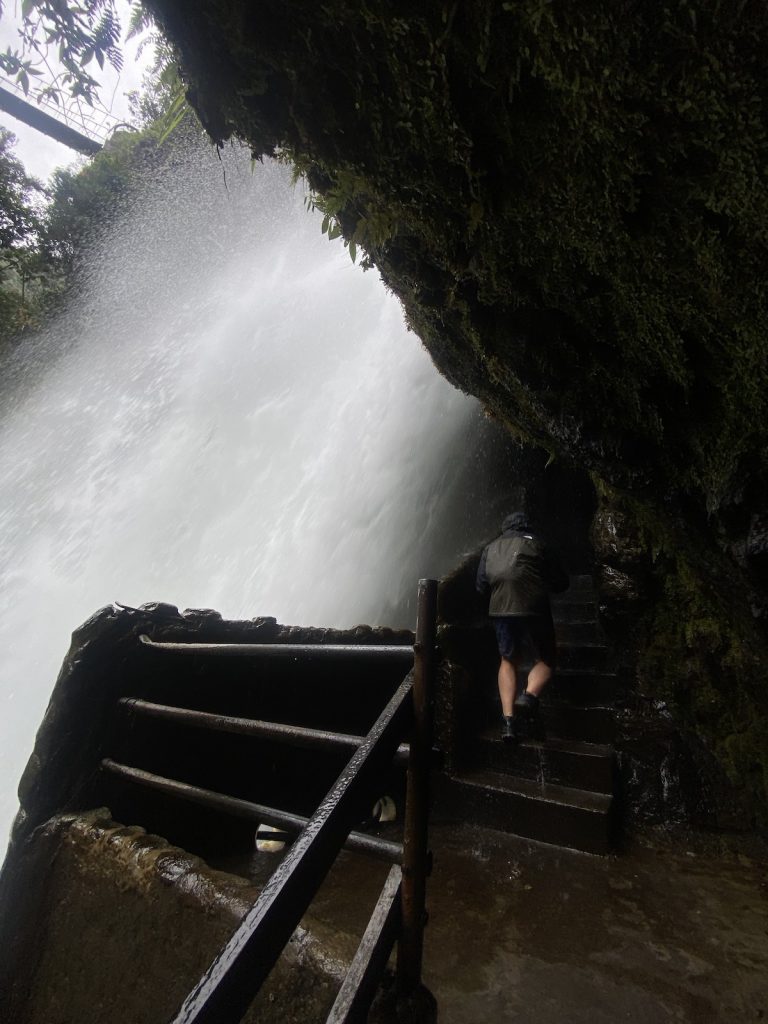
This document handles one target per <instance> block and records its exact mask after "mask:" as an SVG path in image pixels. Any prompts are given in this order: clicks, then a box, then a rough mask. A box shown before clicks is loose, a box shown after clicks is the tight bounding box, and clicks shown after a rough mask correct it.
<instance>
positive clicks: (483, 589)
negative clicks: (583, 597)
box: [477, 513, 569, 616]
mask: <svg viewBox="0 0 768 1024" xmlns="http://www.w3.org/2000/svg"><path fill="white" fill-rule="evenodd" d="M568 583H569V580H568V575H567V573H566V572H565V570H564V569H563V567H562V565H561V564H560V562H559V560H558V559H557V557H556V556H555V555H554V554H553V553H552V552H551V551H550V550H549V549H548V548H547V546H546V544H545V543H544V541H543V540H541V539H540V538H539V537H537V536H536V535H535V534H534V533H533V531H532V530H529V529H528V527H527V525H526V523H525V517H524V516H523V515H522V514H521V513H516V514H515V515H513V516H509V517H508V518H507V519H505V520H504V523H503V525H502V534H501V536H500V537H497V538H496V540H494V541H492V542H491V543H490V544H489V545H488V546H487V547H486V548H485V549H484V551H483V554H482V556H481V558H480V565H479V566H478V570H477V589H478V591H479V593H480V594H482V595H483V596H484V597H485V596H487V595H488V594H489V593H490V603H489V606H488V614H489V615H490V616H507V615H509V616H518V615H549V614H550V608H549V594H550V592H552V593H556V594H559V593H561V592H562V591H563V590H567V589H568Z"/></svg>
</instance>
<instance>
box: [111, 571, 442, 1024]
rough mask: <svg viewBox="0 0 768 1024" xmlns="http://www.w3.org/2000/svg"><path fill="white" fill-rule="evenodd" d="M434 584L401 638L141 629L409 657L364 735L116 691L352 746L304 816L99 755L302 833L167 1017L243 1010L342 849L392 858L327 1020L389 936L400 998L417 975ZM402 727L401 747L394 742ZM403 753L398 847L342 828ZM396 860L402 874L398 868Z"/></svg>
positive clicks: (236, 647)
mask: <svg viewBox="0 0 768 1024" xmlns="http://www.w3.org/2000/svg"><path fill="white" fill-rule="evenodd" d="M436 594H437V584H436V581H434V580H421V581H420V582H419V600H418V619H417V629H416V642H415V644H414V646H413V648H410V647H403V646H399V645H351V644H274V643H271V644H258V643H257V644H247V643H246V644H243V643H179V642H171V641H156V640H152V639H151V638H150V637H148V636H146V635H142V636H141V637H140V641H141V643H142V644H143V645H145V646H146V647H148V648H150V649H154V650H159V651H165V652H176V653H182V654H193V655H197V656H200V655H214V656H224V657H227V656H267V657H293V658H295V659H301V661H302V662H305V661H308V660H310V659H312V658H326V657H328V658H331V657H335V658H343V659H345V660H351V659H361V658H362V659H373V658H379V659H385V660H391V661H395V662H396V661H400V660H402V661H405V660H409V661H410V659H411V658H413V670H412V671H411V672H409V674H408V675H407V676H406V678H405V679H404V680H403V682H402V683H401V684H400V686H399V687H398V689H397V691H396V692H395V694H394V695H393V696H392V698H391V699H390V700H389V702H388V704H387V706H386V708H385V709H384V711H383V712H382V714H381V715H380V716H379V718H378V719H377V721H376V723H375V724H374V726H373V728H372V729H371V730H370V732H369V733H368V735H367V736H365V737H357V736H347V735H345V734H335V733H325V732H323V731H322V730H311V729H303V728H300V727H293V726H284V725H281V724H280V723H269V722H255V721H253V720H249V719H234V718H231V717H229V716H221V715H210V714H209V713H207V712H195V711H191V710H189V709H183V708H170V707H168V706H166V705H157V704H155V705H153V704H151V703H150V702H147V701H139V700H138V699H133V698H123V699H122V701H121V704H122V705H123V706H132V707H133V708H134V709H135V710H139V711H141V712H142V713H146V714H152V715H155V716H157V717H165V718H171V719H176V720H183V721H186V722H187V723H188V724H192V725H207V726H208V727H213V728H217V729H220V730H224V731H232V730H237V731H247V732H250V733H252V734H261V735H266V734H269V735H270V736H271V737H272V738H275V737H277V736H281V737H282V738H289V737H290V736H291V733H292V734H293V736H292V740H293V741H298V742H299V743H300V744H301V743H303V744H312V745H321V746H329V745H330V746H336V747H340V748H341V749H343V748H344V746H347V747H348V748H354V752H353V753H352V756H351V759H350V761H349V763H348V764H347V766H346V768H345V769H344V770H343V771H342V773H341V774H340V776H339V778H338V779H337V780H336V783H335V784H334V785H333V786H332V787H331V790H330V791H329V793H328V794H327V796H326V797H325V799H324V800H323V802H322V803H321V805H320V807H319V808H318V810H317V811H316V812H315V814H314V815H313V816H312V817H311V818H310V819H309V820H307V819H304V818H301V816H299V815H292V814H289V813H288V812H284V811H277V810H276V809H274V808H268V807H264V806H261V805H258V804H252V803H250V802H249V801H246V800H241V799H239V798H235V797H229V796H226V795H224V794H220V793H214V792H212V791H210V790H204V789H201V788H200V787H195V786H190V785H188V784H186V783H182V782H178V781H176V780H173V779H166V778H164V777H162V776H153V775H152V774H151V773H149V772H144V771H142V770H141V769H136V768H130V767H129V766H127V765H121V764H119V763H117V762H115V761H112V760H109V759H106V760H105V761H103V762H102V767H103V768H104V769H105V770H106V771H109V772H111V773H112V774H114V775H118V776H121V777H123V778H127V779H131V780H132V781H134V782H140V783H142V784H143V785H147V786H150V787H152V788H155V789H159V790H162V791H164V792H167V793H171V794H173V795H177V796H180V797H183V798H185V799H188V800H191V801H193V802H196V803H198V804H203V805H205V806H209V807H214V808H217V809H220V810H227V811H229V812H231V813H234V814H239V815H240V816H243V817H247V818H251V819H253V820H260V821H264V822H266V823H267V824H274V825H276V826H279V827H283V828H285V829H286V831H289V832H290V831H296V830H298V829H300V831H299V834H298V836H297V838H296V840H295V841H294V843H293V845H292V846H291V847H290V849H289V850H288V852H287V854H286V855H285V857H284V859H283V860H282V862H281V863H280V864H279V865H278V867H277V868H276V869H275V871H274V873H273V874H272V876H271V877H270V879H269V881H268V882H267V884H266V885H265V887H264V889H263V890H262V891H261V893H260V895H259V896H258V898H257V900H256V902H255V903H254V904H253V906H252V907H251V909H250V910H249V911H248V913H247V914H246V915H245V917H244V918H243V920H242V922H241V923H240V925H239V926H238V928H237V929H236V930H235V932H234V933H233V935H232V936H231V937H230V938H229V940H228V941H227V942H226V943H225V945H224V946H223V947H222V949H221V950H220V952H219V953H218V955H217V956H216V958H215V960H214V961H213V963H212V964H211V965H210V967H209V968H208V970H207V971H206V972H205V974H204V975H203V976H202V978H201V979H200V980H199V982H198V984H197V985H196V986H195V988H194V989H193V991H192V992H191V993H190V994H189V996H188V997H187V999H186V1000H185V1001H184V1004H183V1005H182V1007H181V1009H180V1010H179V1012H178V1014H177V1015H176V1017H175V1018H174V1019H173V1022H172V1024H236V1022H237V1021H239V1020H241V1019H242V1017H243V1015H244V1014H245V1013H246V1011H247V1009H248V1007H249V1005H250V1003H251V1002H252V1000H253V999H254V998H255V996H256V994H257V993H258V991H259V989H260V988H261V985H262V984H263V982H264V980H265V979H266V977H267V975H268V974H269V972H270V971H271V970H272V967H273V966H274V964H275V962H276V961H277V959H278V958H279V956H280V954H281V953H282V951H283V949H284V947H285V944H286V943H287V942H288V940H289V938H290V936H291V934H292V933H293V931H294V929H295V928H296V926H297V925H298V923H299V921H300V920H301V918H302V916H303V914H304V913H305V911H306V908H307V907H308V905H309V903H310V902H311V900H312V898H313V897H314V895H315V893H316V892H317V889H318V888H319V886H320V885H321V884H322V881H323V879H324V878H325V876H326V874H327V872H328V870H329V869H330V867H331V866H332V864H333V862H334V861H335V859H336V857H337V855H338V853H339V851H340V849H341V848H342V847H343V846H344V845H345V844H348V845H349V846H350V847H351V848H356V849H360V850H363V849H364V850H365V852H369V853H375V854H376V855H377V856H385V858H386V859H389V860H393V861H395V865H394V867H393V869H392V871H391V872H390V875H389V877H388V879H387V882H386V884H385V886H384V889H383V890H382V893H381V896H380V897H379V900H378V902H377V905H376V908H375V909H374V913H373V916H372V918H371V921H370V922H369V925H368V928H367V929H366V933H365V936H364V937H363V941H362V942H361V945H360V948H359V950H358V953H357V954H356V956H355V958H354V960H353V962H352V965H351V967H350V970H349V972H348V975H347V978H346V980H345V982H344V983H343V985H342V988H341V990H340V992H339V994H338V997H337V999H336V1002H335V1003H334V1007H333V1009H332V1011H331V1016H330V1017H329V1018H328V1022H329V1024H350V1022H351V1021H353V1020H361V1019H363V1016H364V1014H365V1012H366V1011H367V1008H368V1007H369V1006H370V1002H371V1000H372V998H373V995H374V994H375V990H376V986H377V985H378V983H379V980H380V977H381V973H382V971H383V970H384V967H385V966H386V962H387V959H388V956H389V952H390V951H391V949H392V945H393V944H394V941H395V940H396V939H397V938H399V943H398V965H397V979H398V991H399V992H400V993H402V994H403V995H408V994H410V993H411V992H413V991H414V989H415V988H417V987H418V986H419V985H420V983H421V964H422V941H423V939H422V934H423V928H424V924H425V919H426V913H425V909H424V893H425V884H426V876H427V873H428V861H429V854H428V850H427V814H428V776H429V766H430V760H431V756H432V747H431V743H432V738H431V733H432V703H433V681H434V653H435V629H436V627H435V619H436V614H435V613H436ZM407 725H411V726H412V728H411V730H410V731H411V740H410V745H409V746H408V747H404V745H401V744H400V740H401V738H402V737H403V735H404V733H405V731H406V726H407ZM398 751H400V756H401V758H402V757H403V756H404V754H405V753H406V751H407V758H408V782H407V795H406V811H405V828H404V842H403V845H402V846H400V844H397V843H389V842H387V841H386V840H381V839H378V838H376V837H372V836H363V835H360V834H355V833H351V832H350V830H351V828H352V826H353V824H354V823H355V822H356V820H358V814H359V808H360V806H362V805H364V804H365V801H366V800H367V799H369V798H370V796H371V792H372V791H374V789H375V787H376V785H377V784H378V782H377V780H378V779H379V778H380V777H381V775H382V773H383V772H386V771H387V770H388V767H389V766H390V765H391V764H392V760H393V757H394V756H395V754H396V752H398ZM400 864H402V871H401V868H400Z"/></svg>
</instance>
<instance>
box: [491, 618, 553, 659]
mask: <svg viewBox="0 0 768 1024" xmlns="http://www.w3.org/2000/svg"><path fill="white" fill-rule="evenodd" d="M491 621H492V622H493V627H494V629H495V630H496V643H497V644H498V646H499V654H500V655H501V656H502V658H509V659H510V660H512V659H515V660H516V659H519V658H520V656H521V655H522V654H524V653H526V652H527V653H529V654H530V655H531V657H532V658H533V660H534V661H544V662H546V663H547V665H551V666H552V667H553V668H554V665H555V627H554V625H553V624H552V617H551V615H504V616H495V617H494V618H493V619H492V620H491Z"/></svg>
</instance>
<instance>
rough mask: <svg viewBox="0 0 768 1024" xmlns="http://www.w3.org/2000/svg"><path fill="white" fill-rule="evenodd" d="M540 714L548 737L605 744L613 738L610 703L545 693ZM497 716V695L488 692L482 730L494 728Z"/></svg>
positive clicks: (609, 742) (613, 711)
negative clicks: (566, 697)
mask: <svg viewBox="0 0 768 1024" xmlns="http://www.w3.org/2000/svg"><path fill="white" fill-rule="evenodd" d="M540 714H541V722H542V724H543V726H544V730H545V733H546V735H547V737H557V738H558V739H562V740H576V741H583V742H584V743H607V744H612V743H613V742H614V739H615V737H616V712H615V709H614V708H613V707H611V706H610V705H605V704H594V703H590V704H577V703H575V702H566V701H563V700H559V699H555V695H547V693H544V695H543V696H542V698H541V712H540ZM500 715H501V706H500V703H499V698H498V695H496V694H491V693H490V692H489V693H488V696H487V699H486V702H485V710H484V712H483V715H482V718H483V725H482V731H483V732H484V731H485V729H486V728H487V727H491V728H495V727H496V725H497V724H498V722H499V720H500Z"/></svg>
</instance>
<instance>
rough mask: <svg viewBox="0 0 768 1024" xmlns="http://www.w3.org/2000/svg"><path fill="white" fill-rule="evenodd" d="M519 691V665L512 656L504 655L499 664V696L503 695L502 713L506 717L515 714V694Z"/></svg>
mask: <svg viewBox="0 0 768 1024" xmlns="http://www.w3.org/2000/svg"><path fill="white" fill-rule="evenodd" d="M516 693H517V665H516V663H515V661H514V660H513V659H512V658H505V657H503V656H502V659H501V664H500V665H499V697H501V713H502V715H504V717H505V718H508V717H510V715H513V714H514V713H515V712H514V706H515V694H516Z"/></svg>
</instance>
